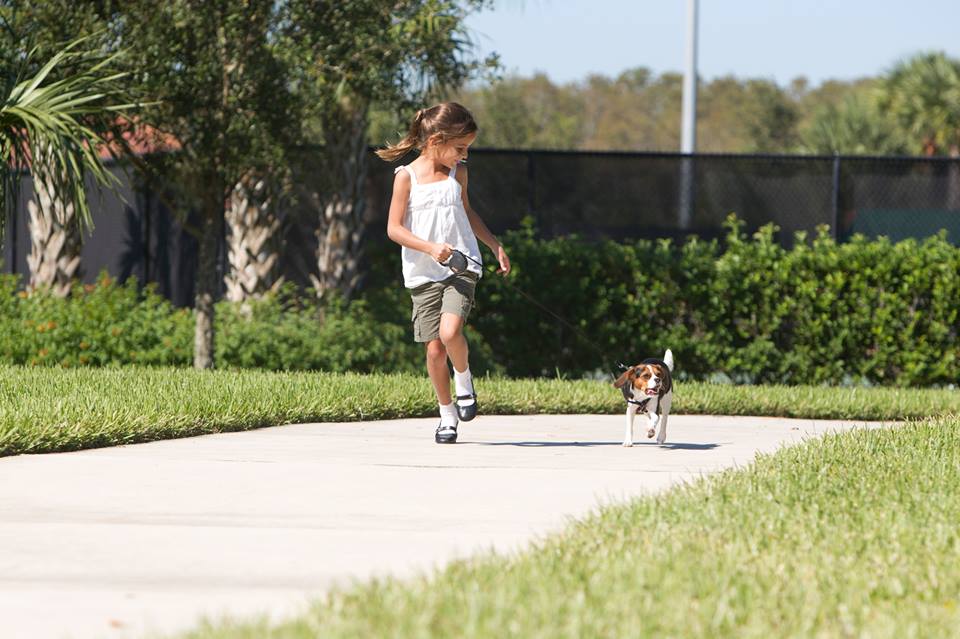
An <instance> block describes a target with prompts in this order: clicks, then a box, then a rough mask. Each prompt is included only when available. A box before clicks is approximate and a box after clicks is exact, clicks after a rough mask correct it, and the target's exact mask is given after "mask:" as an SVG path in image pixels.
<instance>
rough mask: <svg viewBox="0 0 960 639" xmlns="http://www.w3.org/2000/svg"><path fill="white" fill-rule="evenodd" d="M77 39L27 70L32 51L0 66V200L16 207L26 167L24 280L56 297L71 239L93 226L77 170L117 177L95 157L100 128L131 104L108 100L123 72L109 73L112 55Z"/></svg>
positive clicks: (108, 181) (62, 286) (71, 267)
mask: <svg viewBox="0 0 960 639" xmlns="http://www.w3.org/2000/svg"><path fill="white" fill-rule="evenodd" d="M84 40H86V38H80V39H78V40H75V41H73V42H71V43H70V44H68V45H67V46H66V47H65V48H64V49H62V50H61V51H59V52H58V53H56V54H55V55H54V56H53V57H52V58H50V60H48V61H47V62H46V63H45V64H43V65H42V66H41V67H40V69H39V70H38V71H36V72H35V73H34V74H32V75H30V74H29V73H28V70H29V69H31V68H32V67H34V66H35V64H36V62H35V60H36V57H37V49H33V50H32V51H30V52H29V53H28V54H27V55H26V56H24V57H23V59H22V60H21V61H19V63H17V64H16V65H15V67H14V66H13V65H9V64H8V65H5V66H6V67H7V68H6V69H5V72H4V73H3V81H4V85H3V88H2V93H0V178H2V179H0V199H2V201H3V202H4V204H5V205H6V207H7V210H8V211H10V210H14V211H15V208H16V199H17V198H16V195H17V193H18V191H19V181H20V175H21V173H22V172H24V170H26V169H28V168H29V170H30V172H31V174H32V176H33V181H34V189H35V191H36V193H37V202H36V203H33V202H31V206H30V215H31V218H32V219H31V235H32V236H33V251H32V252H31V255H30V258H29V262H30V266H31V272H32V275H31V282H30V286H31V287H37V286H42V285H49V286H51V287H53V290H54V292H56V293H57V294H60V295H65V294H66V293H68V292H69V282H70V279H71V278H72V277H73V276H74V274H75V273H76V268H77V264H78V261H79V257H78V253H79V242H78V240H77V239H76V238H77V236H78V235H79V233H80V231H81V230H82V229H89V228H90V227H91V226H92V220H91V215H90V207H89V205H88V203H87V193H86V186H85V184H84V175H85V174H86V173H87V172H89V174H90V175H92V176H93V177H94V179H95V181H96V182H97V183H98V184H100V185H106V186H114V185H116V183H117V180H116V178H114V177H113V176H112V175H111V174H110V173H108V172H107V171H106V169H105V168H104V166H103V163H102V162H101V160H100V156H99V152H100V150H101V149H103V148H105V147H107V144H106V140H105V139H104V137H103V134H102V133H100V131H104V130H106V128H107V124H106V123H107V122H110V121H113V120H115V119H116V118H117V116H118V115H119V114H121V113H122V112H123V110H125V109H127V108H130V107H131V106H133V105H130V104H110V102H112V101H113V100H114V99H115V98H116V97H117V96H118V95H119V93H120V85H119V81H120V80H121V79H122V78H123V77H124V75H125V74H122V73H112V72H111V71H110V69H111V68H112V66H113V65H114V63H115V62H116V60H117V58H118V56H119V54H116V53H115V54H111V55H103V54H101V53H99V52H96V51H86V50H83V49H81V48H80V46H81V44H82V43H83V42H84ZM54 73H59V74H60V77H59V79H56V80H53V79H52V77H53V74H54ZM0 232H2V231H0ZM0 239H2V238H0Z"/></svg>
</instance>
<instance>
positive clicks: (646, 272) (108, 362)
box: [0, 216, 960, 386]
mask: <svg viewBox="0 0 960 639" xmlns="http://www.w3.org/2000/svg"><path fill="white" fill-rule="evenodd" d="M727 227H728V235H727V237H726V238H725V240H724V241H723V243H722V244H721V243H720V242H717V241H709V242H705V241H702V240H699V239H697V238H695V237H691V238H689V239H688V240H687V241H686V242H684V243H683V244H680V245H676V244H674V243H672V242H670V241H669V240H660V241H644V240H641V241H635V242H628V243H617V242H611V241H607V242H601V243H590V242H585V241H582V240H580V239H578V238H576V237H567V238H560V239H552V240H538V239H536V238H535V237H534V232H533V231H532V230H531V229H526V230H524V231H519V232H512V233H507V234H505V236H504V238H503V241H504V244H505V245H506V246H507V248H508V252H509V254H510V257H511V260H512V262H513V264H514V272H513V274H512V275H511V276H510V278H509V279H507V280H504V279H503V278H500V277H498V276H496V275H494V274H493V273H492V272H488V273H486V274H485V277H484V278H483V280H482V281H481V283H480V286H479V287H478V293H477V308H476V309H475V311H474V312H473V313H472V314H471V317H470V322H469V325H468V327H467V334H468V340H469V342H470V349H471V369H472V370H473V371H474V372H476V373H479V374H484V373H486V372H490V373H494V374H506V375H509V376H512V377H538V376H551V377H553V376H557V375H560V376H565V377H598V376H601V375H605V374H607V373H609V372H610V371H611V369H613V368H614V367H615V364H616V363H617V362H618V361H622V362H625V363H632V362H635V361H638V360H640V359H642V358H644V357H649V356H659V355H662V353H663V351H664V349H665V348H668V347H669V348H671V349H672V350H673V352H674V355H675V357H676V361H677V372H678V376H679V377H680V378H681V379H709V380H716V379H718V378H721V379H722V378H727V379H729V380H732V381H734V382H737V383H752V384H756V383H782V384H814V385H816V384H865V385H870V384H882V385H898V386H951V385H954V384H956V382H957V380H958V379H960V358H958V350H960V340H958V336H957V332H958V324H960V317H958V311H960V249H958V248H957V247H956V246H953V245H952V244H950V243H949V242H947V240H946V237H945V235H943V234H941V235H939V236H936V237H931V238H928V239H926V240H924V241H922V242H918V241H915V240H906V241H903V242H898V243H896V244H893V243H891V242H889V241H888V240H886V239H882V238H881V239H879V240H875V241H872V240H870V241H868V240H866V239H865V238H863V237H859V236H858V237H854V238H853V239H852V240H851V241H849V242H847V243H843V244H837V243H836V242H834V241H833V240H832V239H831V238H830V235H829V233H828V231H827V229H826V228H821V229H820V230H819V232H818V234H817V236H816V237H815V238H813V239H812V240H811V239H809V238H807V237H806V235H804V234H802V233H801V234H798V235H797V238H796V242H795V244H794V247H793V248H791V249H789V250H788V249H784V248H783V247H782V246H780V244H779V243H777V242H776V241H774V234H775V233H776V231H777V229H776V227H774V226H772V225H771V226H766V227H763V228H761V229H760V230H759V231H758V232H756V233H755V234H753V236H752V237H747V236H746V235H745V234H744V232H743V224H742V222H739V221H738V220H736V218H734V217H733V216H731V217H730V219H729V220H728V222H727ZM397 253H398V251H396V247H395V246H393V245H389V246H385V248H384V247H381V248H380V249H376V250H371V251H370V255H369V262H370V264H371V273H370V277H369V278H368V283H369V285H368V288H367V291H366V292H365V293H364V299H361V300H357V301H354V302H352V303H349V304H347V303H343V302H341V301H337V300H334V301H332V302H330V303H329V304H327V305H326V306H321V305H319V304H318V303H317V302H316V301H315V300H314V299H313V298H312V297H310V296H299V297H298V296H297V294H296V292H295V291H294V290H293V289H292V287H288V288H285V289H284V290H283V291H281V292H280V293H279V294H277V295H271V296H268V297H266V298H265V299H263V300H260V301H257V302H253V303H251V304H249V305H247V306H246V307H240V306H237V305H234V304H231V303H229V302H220V303H219V304H218V306H217V320H216V321H217V363H218V366H220V367H227V368H229V367H244V368H265V369H271V370H326V371H334V372H343V371H355V372H411V373H417V374H423V372H424V365H423V349H422V346H420V345H417V344H414V343H413V341H412V337H411V330H410V326H409V317H410V315H409V313H410V311H409V308H410V300H409V297H408V296H407V294H406V292H405V291H404V290H403V287H402V283H401V282H400V281H399V264H397V259H396V258H397ZM488 261H492V260H489V259H488ZM488 268H490V267H488ZM16 289H17V279H16V278H15V277H12V276H2V277H0V363H7V364H25V365H60V366H115V365H124V364H141V365H172V366H189V365H190V364H191V362H192V343H193V325H194V320H193V316H192V313H191V312H190V311H189V310H185V309H175V308H173V307H172V306H171V305H170V303H169V302H167V301H166V300H164V299H163V298H162V297H160V296H159V295H157V294H156V293H155V292H154V290H153V289H152V288H151V287H146V288H144V289H143V290H142V291H138V287H137V284H136V282H135V281H133V280H131V281H128V282H127V283H126V284H123V285H118V284H116V283H114V282H112V281H111V280H110V279H109V278H107V277H106V276H102V277H101V279H100V280H99V281H98V282H97V284H95V285H87V286H83V287H80V286H78V287H75V289H74V293H73V294H72V295H71V297H69V298H67V299H58V298H55V297H52V296H50V295H47V294H44V293H36V294H33V295H29V296H28V295H26V294H25V293H23V292H19V293H18V292H17V290H16ZM520 291H526V292H527V293H529V294H530V295H532V296H533V297H534V298H536V299H537V300H538V301H539V302H540V303H542V304H543V305H545V306H546V307H548V308H550V309H552V310H553V311H554V312H556V313H558V314H559V315H561V316H562V317H563V318H565V319H566V320H567V321H568V322H570V323H571V324H573V325H574V326H576V327H578V331H579V333H581V334H583V335H584V336H586V339H584V338H583V337H580V336H578V335H577V334H576V333H574V332H573V331H571V330H570V329H569V328H567V327H566V326H564V325H563V324H562V323H561V322H558V321H557V320H556V319H554V318H553V317H551V316H550V315H549V314H547V313H545V312H543V311H542V310H541V309H539V308H537V307H536V306H535V305H534V304H532V303H531V302H529V301H528V300H527V299H526V298H525V297H524V296H523V295H522V294H521V292H520ZM588 340H589V341H588Z"/></svg>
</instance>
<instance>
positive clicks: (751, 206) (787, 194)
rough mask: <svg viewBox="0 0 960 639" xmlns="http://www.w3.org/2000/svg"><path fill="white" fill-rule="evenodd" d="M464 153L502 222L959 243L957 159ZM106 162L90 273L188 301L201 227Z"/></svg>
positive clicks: (379, 235)
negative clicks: (196, 232) (822, 233)
mask: <svg viewBox="0 0 960 639" xmlns="http://www.w3.org/2000/svg"><path fill="white" fill-rule="evenodd" d="M409 159H412V157H411V158H408V161H409ZM395 166H397V164H388V163H386V162H383V161H381V160H380V159H378V158H376V157H375V156H372V154H371V159H370V160H369V168H370V172H369V178H368V182H367V198H366V207H365V210H366V214H365V215H366V221H367V225H368V229H367V233H366V238H367V243H368V246H369V250H371V251H376V250H379V249H378V246H382V245H383V244H384V243H385V242H386V239H385V227H386V218H387V211H388V209H389V204H390V191H391V187H392V184H393V168H394V167H395ZM468 166H469V167H470V176H471V177H470V191H469V192H470V200H471V203H472V204H473V207H474V208H475V209H476V210H477V212H478V213H479V214H480V215H481V216H482V217H483V219H484V221H485V222H486V223H487V225H488V226H489V227H490V228H491V230H493V231H494V232H495V233H502V232H504V231H506V230H509V229H517V228H521V227H522V226H523V225H524V224H525V220H529V221H531V222H532V223H533V224H534V227H535V229H536V233H537V234H538V235H539V236H541V237H544V238H548V237H556V236H560V235H567V234H573V233H575V234H577V235H579V236H581V237H583V238H585V239H600V238H610V239H614V240H628V239H633V238H651V239H652V238H664V237H669V238H674V239H677V240H680V239H682V238H684V237H685V236H687V235H690V234H696V235H698V236H701V237H704V238H715V237H720V236H722V235H723V233H724V231H723V221H724V220H725V219H726V217H727V215H728V214H730V213H736V214H737V216H738V217H740V218H741V219H742V220H744V221H745V222H746V225H747V229H748V230H753V229H756V228H758V227H760V226H762V225H764V224H767V223H769V222H772V223H774V224H776V225H777V226H778V227H779V228H780V231H779V233H778V239H779V241H780V242H782V243H783V244H784V245H785V246H790V245H791V244H792V243H793V242H794V233H795V232H796V231H807V232H809V233H814V232H816V229H817V227H818V226H820V225H827V226H829V227H830V229H831V232H832V233H833V234H834V236H835V237H836V238H837V239H838V240H839V241H845V240H846V239H848V238H849V237H850V236H851V235H852V234H854V233H863V234H865V235H867V236H870V237H876V236H879V235H885V236H888V237H889V238H890V239H891V240H894V241H896V240H901V239H904V238H907V237H916V238H922V237H926V236H929V235H933V234H935V233H937V232H939V231H940V230H942V229H945V230H946V231H947V238H948V240H950V241H951V242H953V243H955V244H957V243H960V158H915V157H902V158H898V157H893V158H891V157H847V156H835V157H830V156H796V155H719V154H695V155H690V156H684V155H680V154H664V153H609V152H604V153H599V152H598V153H588V152H566V151H520V150H494V149H476V150H472V151H471V152H470V160H469V164H468ZM110 170H111V171H113V172H114V174H115V175H117V177H118V178H119V179H120V181H121V184H122V186H121V189H120V191H121V194H122V199H121V198H118V197H116V196H115V195H113V194H110V193H106V194H104V196H103V197H98V196H96V195H93V196H91V198H92V199H91V208H92V209H93V211H94V223H95V225H96V226H95V230H94V231H93V233H92V235H89V236H86V237H85V238H84V247H83V253H82V260H83V271H82V273H83V280H84V281H85V282H90V281H93V280H94V279H95V278H96V276H97V274H98V273H99V272H100V271H101V270H102V269H106V270H107V271H108V272H109V273H110V274H111V275H113V276H114V277H117V278H118V279H121V280H123V279H125V278H126V277H128V276H130V275H135V276H136V277H137V278H138V280H139V281H140V282H155V283H156V284H157V287H158V290H159V292H160V293H161V294H163V295H165V296H166V297H168V298H169V299H171V300H172V301H173V302H174V303H175V304H178V305H189V304H191V303H192V299H193V282H194V273H195V269H196V241H195V239H194V238H193V237H192V236H191V235H190V234H189V233H188V232H187V231H186V230H185V225H184V224H183V223H181V221H179V220H178V219H177V218H176V217H175V216H174V215H173V214H172V213H171V212H170V211H169V210H168V209H167V207H166V206H165V205H164V198H162V197H160V196H159V194H158V193H155V192H152V191H150V190H149V189H148V188H146V187H144V186H142V185H139V184H136V182H135V180H133V179H131V177H130V176H128V175H127V174H126V173H125V172H124V171H123V170H122V168H121V167H118V166H112V167H111V169H110ZM307 179H309V178H304V180H307ZM32 193H33V191H32V188H31V186H30V184H29V180H25V182H24V186H23V188H22V189H21V197H20V202H19V203H18V207H17V212H16V214H15V215H14V216H11V217H8V218H7V220H6V235H5V238H4V244H3V252H2V260H3V267H2V269H3V271H4V272H16V273H20V274H23V275H24V276H26V273H27V261H26V257H27V254H28V253H29V251H30V239H29V232H28V229H27V215H26V202H27V201H28V200H29V198H31V197H32ZM282 217H283V219H284V224H283V226H282V228H281V230H280V232H281V233H282V238H283V241H282V244H283V246H284V249H283V251H282V256H281V260H280V262H279V263H278V268H279V269H280V271H281V272H282V274H283V275H284V277H285V278H286V279H287V280H288V281H292V282H295V283H297V284H300V285H302V286H307V285H309V281H310V280H309V274H310V272H311V269H312V268H315V264H316V260H315V257H314V253H315V251H316V238H315V236H314V234H313V229H314V228H315V221H314V220H312V219H309V217H305V216H304V215H302V214H298V210H297V209H293V208H291V209H290V210H289V211H286V214H285V215H283V216H282ZM392 248H395V247H392ZM222 254H223V255H225V251H223V252H222ZM221 267H222V268H223V269H224V271H225V269H226V261H225V257H224V259H223V260H221Z"/></svg>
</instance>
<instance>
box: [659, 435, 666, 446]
mask: <svg viewBox="0 0 960 639" xmlns="http://www.w3.org/2000/svg"><path fill="white" fill-rule="evenodd" d="M666 441H667V438H666V437H657V443H658V444H660V445H663V444H665V443H666Z"/></svg>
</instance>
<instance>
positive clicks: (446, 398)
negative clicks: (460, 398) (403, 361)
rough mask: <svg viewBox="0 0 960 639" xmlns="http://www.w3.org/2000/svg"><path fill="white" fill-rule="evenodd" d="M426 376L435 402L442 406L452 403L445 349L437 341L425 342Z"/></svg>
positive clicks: (441, 343) (440, 342) (439, 341)
mask: <svg viewBox="0 0 960 639" xmlns="http://www.w3.org/2000/svg"><path fill="white" fill-rule="evenodd" d="M441 325H442V323H441ZM441 330H442V329H441ZM441 334H442V333H441ZM427 374H428V375H429V376H430V381H431V382H432V383H433V390H434V391H436V393H437V401H438V402H439V403H440V404H441V405H444V406H446V405H447V404H449V403H450V402H452V401H453V399H452V398H451V397H450V371H449V370H448V369H447V349H446V348H445V347H444V345H443V342H442V341H441V340H439V339H434V340H430V341H429V342H427Z"/></svg>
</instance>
